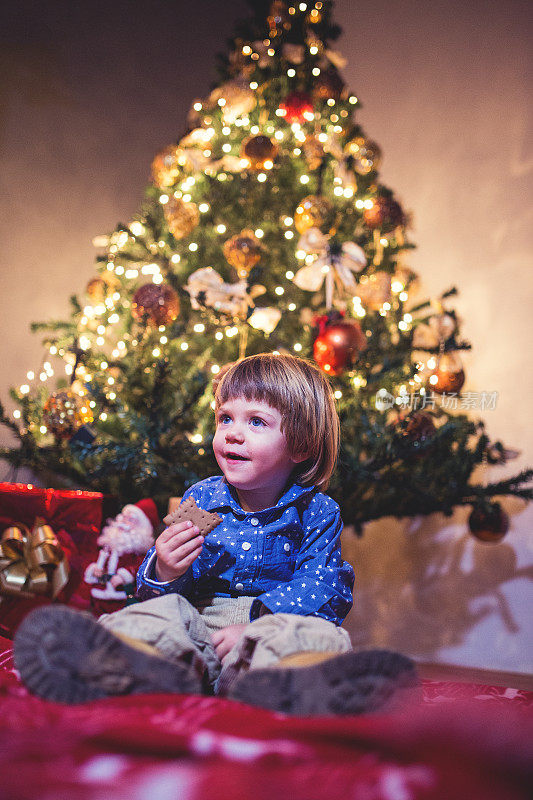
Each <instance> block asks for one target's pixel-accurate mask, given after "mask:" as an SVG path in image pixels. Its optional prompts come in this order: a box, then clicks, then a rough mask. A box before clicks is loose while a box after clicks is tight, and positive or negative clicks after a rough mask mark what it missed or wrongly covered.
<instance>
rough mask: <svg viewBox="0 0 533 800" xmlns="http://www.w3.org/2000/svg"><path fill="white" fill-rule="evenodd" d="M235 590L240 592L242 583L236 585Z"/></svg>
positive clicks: (242, 587)
mask: <svg viewBox="0 0 533 800" xmlns="http://www.w3.org/2000/svg"><path fill="white" fill-rule="evenodd" d="M235 588H236V589H238V590H239V591H240V590H241V589H244V586H243V585H242V583H236V584H235Z"/></svg>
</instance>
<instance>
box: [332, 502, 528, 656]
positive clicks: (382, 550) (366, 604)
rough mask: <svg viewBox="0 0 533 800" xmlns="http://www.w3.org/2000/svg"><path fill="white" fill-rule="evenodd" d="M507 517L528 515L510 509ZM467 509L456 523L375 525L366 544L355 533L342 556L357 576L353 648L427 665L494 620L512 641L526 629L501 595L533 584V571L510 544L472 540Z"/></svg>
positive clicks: (438, 517)
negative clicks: (519, 583) (512, 585)
mask: <svg viewBox="0 0 533 800" xmlns="http://www.w3.org/2000/svg"><path fill="white" fill-rule="evenodd" d="M505 505H506V511H507V513H509V515H511V514H513V513H515V514H516V513H519V512H520V511H522V510H523V509H524V503H522V502H521V501H519V500H516V501H510V502H506V504H505ZM468 514H469V508H460V509H457V510H456V512H455V514H454V516H453V517H452V518H451V520H450V519H448V518H447V517H445V516H444V515H442V514H433V515H431V516H429V517H416V518H414V519H402V520H397V519H394V518H392V517H388V518H385V519H381V520H377V521H375V522H372V523H369V524H368V525H367V526H366V527H365V531H364V536H363V538H362V539H357V538H356V537H355V535H354V534H353V531H352V530H351V529H350V528H347V529H345V531H344V533H343V539H342V552H343V557H344V558H345V559H346V560H347V561H349V562H350V563H351V564H352V565H353V566H354V570H355V603H354V606H353V608H352V610H351V611H350V613H349V615H348V617H347V618H346V621H345V624H344V626H343V627H345V628H346V629H347V630H348V631H349V633H350V636H351V639H352V643H353V646H354V647H355V648H356V649H357V648H359V647H363V648H364V647H385V648H389V649H391V650H398V651H403V652H405V653H408V654H409V655H412V656H414V657H421V658H422V659H423V660H424V659H427V660H432V659H435V660H438V653H439V651H440V650H441V649H442V648H445V647H453V646H457V645H460V644H462V643H463V642H464V641H465V640H466V638H467V635H468V634H469V632H470V631H471V630H472V629H473V628H475V627H476V626H477V625H478V624H479V623H480V622H481V621H482V620H484V619H485V618H486V617H489V616H495V617H496V620H495V622H496V624H497V625H498V627H502V628H503V629H504V630H505V631H506V632H507V633H508V634H511V635H512V634H516V633H518V631H519V630H520V626H519V625H518V623H517V621H516V620H515V618H514V617H513V613H512V610H511V608H510V606H509V604H508V602H507V599H506V597H505V594H504V593H503V591H502V585H503V584H504V583H505V582H507V581H510V580H514V579H516V578H529V579H532V578H533V566H527V567H522V568H518V567H517V558H516V554H515V551H514V550H513V548H512V547H511V546H510V545H509V544H507V543H506V542H505V541H503V542H500V543H499V544H491V545H489V544H482V543H480V542H478V541H476V540H475V539H474V538H473V537H472V536H471V534H470V533H468V521H467V520H468Z"/></svg>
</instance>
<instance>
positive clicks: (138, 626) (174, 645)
mask: <svg viewBox="0 0 533 800" xmlns="http://www.w3.org/2000/svg"><path fill="white" fill-rule="evenodd" d="M254 599H255V598H254V597H236V598H231V597H212V598H210V599H208V600H203V601H202V602H201V604H200V603H198V607H195V606H193V605H191V603H189V601H188V600H187V599H186V598H185V597H183V596H182V595H179V594H166V595H162V596H161V597H155V598H153V599H151V600H145V601H144V602H142V603H134V604H133V605H130V606H126V607H125V608H123V609H121V610H120V611H115V612H114V613H113V614H103V615H102V616H101V617H100V618H99V620H98V622H99V623H101V624H102V625H103V626H104V627H106V628H107V629H108V630H110V631H115V632H117V633H124V634H126V635H127V636H130V637H132V638H134V639H140V640H141V641H143V642H146V643H147V644H150V645H152V646H153V647H155V648H156V649H157V650H159V651H160V652H161V653H162V654H163V655H164V656H165V657H166V658H169V659H171V660H176V661H178V660H179V659H180V658H181V657H182V656H183V654H184V653H186V652H190V651H191V650H192V651H195V652H196V653H197V654H198V655H200V656H201V658H202V659H203V661H204V662H205V665H206V669H207V672H208V676H209V680H210V683H211V685H212V686H213V688H214V690H215V692H216V693H217V694H221V695H223V694H225V693H226V692H227V690H228V688H229V686H230V685H231V683H232V682H233V681H234V680H235V678H236V677H237V676H238V675H239V673H241V672H245V671H247V670H249V669H258V668H264V667H271V666H273V665H274V664H276V662H278V661H279V660H280V659H281V658H284V657H285V656H288V655H291V654H292V653H297V652H301V651H308V650H314V651H320V652H326V651H329V652H336V653H337V652H338V653H344V652H347V651H349V650H351V649H352V645H351V641H350V637H349V635H348V632H347V631H345V630H344V629H343V628H339V627H337V626H336V625H334V624H333V623H332V622H328V621H327V620H325V619H323V618H322V617H304V616H301V615H299V614H285V613H279V614H265V615H264V616H262V617H259V618H258V619H256V620H254V621H253V622H249V620H250V607H251V605H252V602H253V601H254ZM244 623H248V625H247V627H246V628H245V630H244V632H243V635H242V636H241V638H240V639H239V641H238V642H237V643H236V644H235V646H234V647H233V648H232V649H231V650H230V652H229V653H228V655H227V656H226V658H225V660H224V666H222V664H221V662H220V659H219V658H218V656H217V654H216V652H215V647H214V644H213V641H212V639H211V632H214V631H216V630H220V628H225V627H227V626H228V625H239V624H244Z"/></svg>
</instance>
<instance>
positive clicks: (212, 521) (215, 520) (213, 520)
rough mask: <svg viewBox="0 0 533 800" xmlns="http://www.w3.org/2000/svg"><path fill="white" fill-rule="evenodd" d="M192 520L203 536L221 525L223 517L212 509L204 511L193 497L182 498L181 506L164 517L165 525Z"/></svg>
mask: <svg viewBox="0 0 533 800" xmlns="http://www.w3.org/2000/svg"><path fill="white" fill-rule="evenodd" d="M186 520H190V521H191V522H192V524H193V525H197V526H198V528H199V529H200V533H201V534H202V536H207V534H208V533H209V532H210V531H212V530H213V528H216V527H217V525H220V523H221V522H222V517H220V516H219V515H218V514H215V513H213V512H211V511H204V509H203V508H199V507H198V506H197V505H196V501H195V500H194V498H193V497H188V498H187V499H186V500H182V502H181V503H180V504H179V506H178V507H177V508H176V509H175V510H174V511H172V512H171V513H170V514H167V516H166V517H165V518H164V520H163V522H164V523H165V525H167V526H169V525H173V524H174V523H175V522H185V521H186Z"/></svg>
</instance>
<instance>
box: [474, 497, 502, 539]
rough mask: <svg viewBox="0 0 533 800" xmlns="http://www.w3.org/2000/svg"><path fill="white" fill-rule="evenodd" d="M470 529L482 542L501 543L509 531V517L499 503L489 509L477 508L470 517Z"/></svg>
mask: <svg viewBox="0 0 533 800" xmlns="http://www.w3.org/2000/svg"><path fill="white" fill-rule="evenodd" d="M468 527H469V528H470V531H471V533H472V534H473V535H474V536H475V537H476V539H479V541H480V542H488V543H491V544H493V543H495V542H499V541H500V540H501V539H503V537H504V536H505V534H506V533H507V531H508V530H509V517H508V516H507V514H506V513H505V511H504V510H503V509H502V507H501V505H500V504H499V503H491V504H490V506H489V507H488V508H483V507H482V506H476V507H475V508H473V509H472V511H471V513H470V516H469V517H468Z"/></svg>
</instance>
